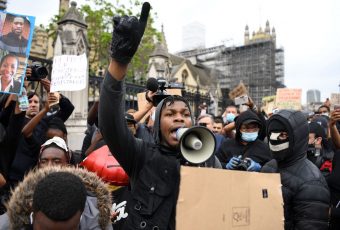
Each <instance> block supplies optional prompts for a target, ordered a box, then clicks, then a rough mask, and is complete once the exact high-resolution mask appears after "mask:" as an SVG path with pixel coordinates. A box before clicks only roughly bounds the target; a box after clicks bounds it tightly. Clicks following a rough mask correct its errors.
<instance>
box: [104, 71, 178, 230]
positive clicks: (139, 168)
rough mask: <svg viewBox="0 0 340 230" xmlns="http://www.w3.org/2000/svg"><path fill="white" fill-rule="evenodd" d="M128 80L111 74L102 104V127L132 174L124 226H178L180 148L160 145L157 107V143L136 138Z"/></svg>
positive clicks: (114, 151)
mask: <svg viewBox="0 0 340 230" xmlns="http://www.w3.org/2000/svg"><path fill="white" fill-rule="evenodd" d="M123 86H124V83H123V81H117V80H115V79H113V78H112V76H111V75H110V74H109V73H107V76H106V77H105V79H104V82H103V88H102V91H101V95H100V104H99V127H100V130H101V133H102V134H103V137H104V139H105V141H106V143H107V145H108V147H109V148H110V151H111V152H112V154H113V155H114V156H115V158H116V159H117V160H118V162H119V163H120V165H121V166H122V167H123V168H124V170H125V172H126V173H127V174H128V175H129V178H130V185H131V196H132V201H131V202H130V205H129V206H128V207H127V208H128V213H129V217H128V218H127V220H126V222H125V225H124V229H133V230H135V229H140V228H145V229H153V228H154V229H157V227H158V228H159V229H175V208H176V201H177V196H178V191H179V178H180V174H179V168H180V162H179V159H178V158H177V156H178V151H175V150H172V149H168V148H166V147H164V146H162V145H160V144H159V143H160V135H159V133H160V130H159V126H160V114H161V113H160V112H161V109H162V107H163V102H161V103H159V104H158V106H157V108H156V116H155V124H154V133H155V144H153V143H147V142H144V141H142V140H141V139H138V138H134V137H133V136H132V134H131V132H130V131H129V130H128V128H127V125H126V121H125V118H124V114H125V108H124V107H125V105H124V97H123V95H124V92H123V91H124V90H123V89H124V88H125V87H123Z"/></svg>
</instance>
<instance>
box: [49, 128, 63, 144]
mask: <svg viewBox="0 0 340 230" xmlns="http://www.w3.org/2000/svg"><path fill="white" fill-rule="evenodd" d="M53 137H60V138H62V139H64V141H65V142H66V139H67V138H66V134H65V133H64V132H63V131H61V130H60V129H52V128H49V129H48V130H47V132H46V138H47V139H52V138H53Z"/></svg>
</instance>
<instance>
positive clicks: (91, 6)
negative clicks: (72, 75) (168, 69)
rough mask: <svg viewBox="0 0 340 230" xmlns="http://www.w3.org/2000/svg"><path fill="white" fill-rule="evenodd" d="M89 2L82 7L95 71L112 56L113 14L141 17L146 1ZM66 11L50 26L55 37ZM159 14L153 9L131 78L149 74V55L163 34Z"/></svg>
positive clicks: (129, 76)
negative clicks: (156, 25) (156, 24)
mask: <svg viewBox="0 0 340 230" xmlns="http://www.w3.org/2000/svg"><path fill="white" fill-rule="evenodd" d="M86 2H87V3H86V4H84V5H82V6H81V7H80V9H79V10H80V12H81V13H82V14H83V15H84V17H85V21H86V23H87V25H88V27H87V36H88V42H89V45H90V57H89V63H90V74H95V73H96V71H97V70H98V69H100V68H101V67H102V68H106V66H107V65H108V63H109V60H110V55H109V46H110V42H111V33H112V29H113V21H112V19H113V16H115V15H119V16H122V15H134V16H137V17H139V15H140V10H141V6H142V3H141V2H140V1H139V0H129V1H124V4H123V3H122V1H119V0H116V1H115V2H114V3H111V1H108V0H86ZM64 14H65V12H62V13H61V14H60V15H55V16H54V17H53V18H52V19H51V20H50V24H49V25H48V27H47V29H46V31H47V32H48V34H49V36H50V37H52V38H53V39H55V38H56V33H57V29H58V26H57V22H58V21H60V20H61V18H62V16H63V15H64ZM155 16H156V13H154V12H152V10H151V14H150V16H149V20H148V26H147V27H146V30H145V33H144V37H143V39H142V42H141V44H140V47H139V48H138V51H137V53H136V55H135V56H134V58H133V59H132V61H131V64H130V67H129V72H128V77H127V78H128V80H129V79H130V80H132V79H133V78H135V77H137V78H144V77H145V74H146V71H147V67H148V60H149V55H150V54H151V53H152V52H153V50H154V48H155V39H158V40H159V38H160V33H159V32H158V31H157V30H156V29H155V28H154V27H153V22H154V19H153V18H154V17H155Z"/></svg>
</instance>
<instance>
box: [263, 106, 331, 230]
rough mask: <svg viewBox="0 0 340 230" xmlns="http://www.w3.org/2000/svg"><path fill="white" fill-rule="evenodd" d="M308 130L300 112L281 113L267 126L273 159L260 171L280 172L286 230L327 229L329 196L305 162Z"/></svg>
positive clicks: (315, 170) (317, 174) (321, 180)
mask: <svg viewBox="0 0 340 230" xmlns="http://www.w3.org/2000/svg"><path fill="white" fill-rule="evenodd" d="M308 135H309V127H308V122H307V120H306V117H305V116H304V115H303V113H302V112H300V111H293V110H280V111H279V112H278V113H276V114H274V115H272V116H271V117H270V119H269V120H268V124H267V138H268V141H269V148H270V150H271V152H272V155H273V158H274V159H273V160H271V161H270V162H268V163H267V164H266V165H265V166H264V167H263V168H262V170H261V171H262V172H272V173H280V175H281V183H282V194H283V201H284V216H285V229H286V230H288V229H306V230H307V229H308V230H313V229H315V230H322V229H328V220H329V202H330V194H329V190H328V186H327V184H326V181H325V179H324V177H323V176H322V174H321V172H320V170H319V169H318V168H317V167H316V166H315V165H314V164H313V163H312V162H311V161H309V160H308V159H307V156H306V152H307V148H308Z"/></svg>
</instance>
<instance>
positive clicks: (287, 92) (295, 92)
mask: <svg viewBox="0 0 340 230" xmlns="http://www.w3.org/2000/svg"><path fill="white" fill-rule="evenodd" d="M301 94H302V89H289V88H280V89H277V91H276V107H277V108H278V109H294V110H301Z"/></svg>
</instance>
